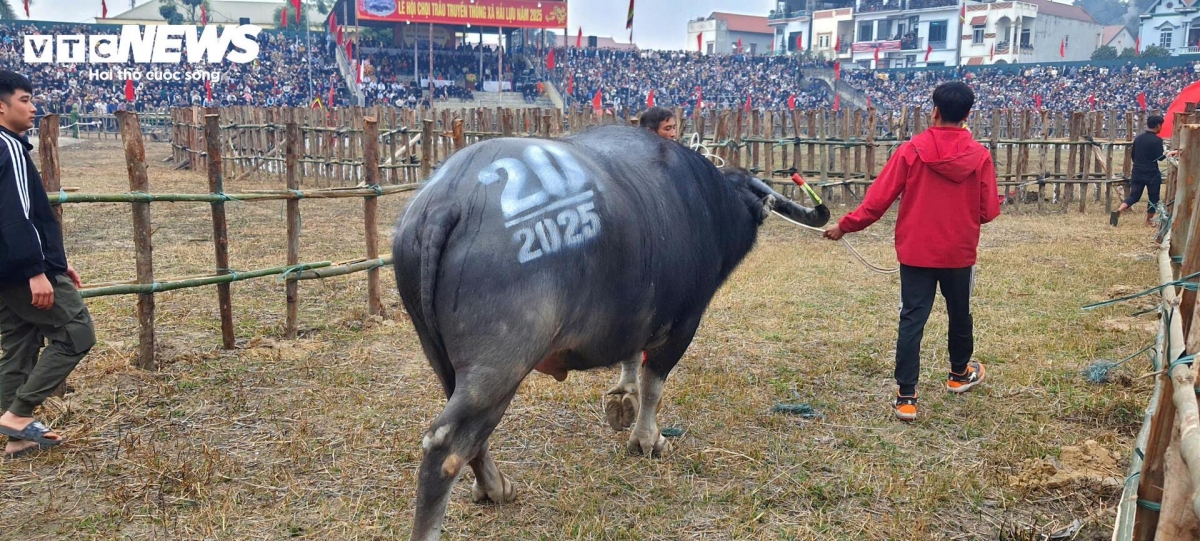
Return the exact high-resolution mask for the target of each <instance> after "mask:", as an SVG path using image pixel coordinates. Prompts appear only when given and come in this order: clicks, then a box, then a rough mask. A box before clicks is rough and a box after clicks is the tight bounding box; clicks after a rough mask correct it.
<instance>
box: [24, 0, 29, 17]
mask: <svg viewBox="0 0 1200 541" xmlns="http://www.w3.org/2000/svg"><path fill="white" fill-rule="evenodd" d="M25 16H26V17H29V0H25Z"/></svg>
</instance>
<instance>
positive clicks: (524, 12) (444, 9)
mask: <svg viewBox="0 0 1200 541" xmlns="http://www.w3.org/2000/svg"><path fill="white" fill-rule="evenodd" d="M356 3H357V5H358V17H359V18H360V19H362V20H364V21H391V22H413V23H434V24H462V25H465V24H468V23H469V24H472V25H479V26H504V27H509V28H563V27H565V26H566V24H567V3H566V2H560V1H554V0H543V1H541V2H539V1H537V0H474V1H472V0H357V2H356Z"/></svg>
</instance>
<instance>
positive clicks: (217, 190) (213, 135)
mask: <svg viewBox="0 0 1200 541" xmlns="http://www.w3.org/2000/svg"><path fill="white" fill-rule="evenodd" d="M208 111H209V113H208V114H207V115H205V116H204V135H205V141H206V143H207V144H208V191H209V192H210V193H213V194H221V193H223V192H224V191H225V180H224V163H223V162H222V161H221V129H220V127H219V125H220V119H221V116H220V112H219V111H220V110H219V109H215V108H210V109H209V110H208ZM211 205H212V221H213V247H214V249H215V251H216V259H217V272H218V273H221V274H228V273H229V230H228V225H227V223H226V220H225V203H224V202H223V201H213V202H212V203H211ZM59 208H62V207H61V206H60V207H59ZM217 306H218V310H219V312H220V316H221V346H222V347H223V348H224V349H233V346H234V335H233V302H232V299H231V297H230V292H229V284H220V285H218V286H217Z"/></svg>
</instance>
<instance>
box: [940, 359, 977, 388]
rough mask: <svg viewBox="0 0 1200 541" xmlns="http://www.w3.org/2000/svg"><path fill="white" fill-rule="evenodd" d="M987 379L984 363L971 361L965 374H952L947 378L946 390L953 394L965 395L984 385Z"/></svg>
mask: <svg viewBox="0 0 1200 541" xmlns="http://www.w3.org/2000/svg"><path fill="white" fill-rule="evenodd" d="M985 379H987V371H986V370H985V369H984V367H983V363H981V362H979V361H971V362H969V363H967V370H966V371H965V372H964V373H962V374H955V373H954V372H951V373H950V376H949V377H947V378H946V389H947V390H949V391H950V392H952V393H965V392H967V391H970V390H971V388H972V387H974V386H976V385H978V384H980V383H983V380H985Z"/></svg>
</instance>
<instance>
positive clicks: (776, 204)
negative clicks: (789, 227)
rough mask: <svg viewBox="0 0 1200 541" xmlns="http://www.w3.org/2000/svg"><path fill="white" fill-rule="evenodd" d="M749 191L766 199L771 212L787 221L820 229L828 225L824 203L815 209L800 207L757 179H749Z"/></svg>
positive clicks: (827, 214)
mask: <svg viewBox="0 0 1200 541" xmlns="http://www.w3.org/2000/svg"><path fill="white" fill-rule="evenodd" d="M750 189H751V190H753V191H754V192H755V193H756V194H758V196H759V197H764V198H767V201H768V204H769V205H770V206H771V210H774V211H775V212H778V213H780V214H782V215H784V216H787V217H788V218H789V219H792V220H795V221H797V222H800V223H802V224H804V225H807V226H809V227H821V226H823V225H825V224H827V223H829V208H828V207H826V206H825V204H824V203H822V204H819V205H817V206H816V207H815V208H809V207H806V206H803V205H800V204H798V203H796V202H794V201H792V200H791V199H788V198H787V197H784V196H783V195H782V194H780V193H779V192H777V191H775V190H773V189H772V188H771V187H770V186H768V185H767V184H766V183H765V182H763V181H761V180H759V179H757V178H751V179H750Z"/></svg>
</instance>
